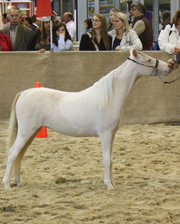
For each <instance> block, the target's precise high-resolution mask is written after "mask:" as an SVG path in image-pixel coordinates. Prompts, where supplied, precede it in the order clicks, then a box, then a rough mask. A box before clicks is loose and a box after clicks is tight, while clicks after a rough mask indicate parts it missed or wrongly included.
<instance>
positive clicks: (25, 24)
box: [23, 17, 32, 28]
mask: <svg viewBox="0 0 180 224" xmlns="http://www.w3.org/2000/svg"><path fill="white" fill-rule="evenodd" d="M23 25H24V26H26V27H28V28H30V27H31V25H32V20H31V17H26V18H25V19H24V23H23Z"/></svg>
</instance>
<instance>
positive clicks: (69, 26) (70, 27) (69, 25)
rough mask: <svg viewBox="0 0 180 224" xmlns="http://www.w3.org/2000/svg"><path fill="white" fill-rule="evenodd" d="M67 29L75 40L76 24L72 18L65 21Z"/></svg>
mask: <svg viewBox="0 0 180 224" xmlns="http://www.w3.org/2000/svg"><path fill="white" fill-rule="evenodd" d="M66 27H67V30H68V32H69V34H70V36H71V39H72V40H73V41H74V40H76V24H75V22H74V21H73V20H71V21H69V22H68V23H66Z"/></svg>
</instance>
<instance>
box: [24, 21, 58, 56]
mask: <svg viewBox="0 0 180 224" xmlns="http://www.w3.org/2000/svg"><path fill="white" fill-rule="evenodd" d="M53 26H54V24H53ZM52 28H53V27H52ZM26 50H27V51H33V50H38V51H39V52H41V53H44V52H45V51H46V50H50V21H43V22H42V27H41V28H37V29H36V30H35V31H32V33H31V35H30V37H29V40H28V42H27V44H26Z"/></svg>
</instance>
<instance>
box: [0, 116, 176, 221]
mask: <svg viewBox="0 0 180 224" xmlns="http://www.w3.org/2000/svg"><path fill="white" fill-rule="evenodd" d="M7 127H8V121H7V120H0V146H1V147H0V179H1V182H2V179H3V176H4V172H5V167H6V161H7V155H6V154H5V144H6V140H7ZM103 172H104V168H103V162H102V155H101V146H100V140H99V138H74V137H68V136H62V135H60V134H58V133H56V132H53V131H52V130H49V129H48V137H47V138H43V139H38V138H36V139H35V140H34V141H33V143H32V145H31V146H30V148H29V149H28V150H27V152H26V154H25V157H24V159H23V161H22V166H21V182H22V184H21V186H19V187H13V188H12V189H10V190H5V189H4V186H3V184H1V185H0V223H1V224H7V223H8V224H21V223H22V224H25V223H26V224H46V223H47V224H49V223H51V224H85V223H86V224H98V223H105V224H146V223H150V224H155V223H157V224H170V223H173V224H178V223H180V126H178V125H165V124H156V125H123V126H121V127H120V129H119V131H118V132H117V134H116V138H115V142H114V150H113V174H114V181H115V183H116V185H117V187H116V188H115V189H114V190H107V189H106V187H105V185H104V183H103V175H104V173H103Z"/></svg>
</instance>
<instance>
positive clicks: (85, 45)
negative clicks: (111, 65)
mask: <svg viewBox="0 0 180 224" xmlns="http://www.w3.org/2000/svg"><path fill="white" fill-rule="evenodd" d="M95 43H96V45H97V46H98V48H99V50H100V51H106V50H107V49H106V48H105V46H104V43H103V40H102V39H101V41H100V43H99V44H98V43H97V41H96V42H95ZM111 43H112V37H110V36H109V44H110V49H109V50H111V45H112V44H111ZM79 50H80V51H95V50H96V49H95V47H94V44H93V42H92V40H91V38H90V37H89V36H88V34H87V33H85V34H83V35H82V37H81V41H80V46H79Z"/></svg>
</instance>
